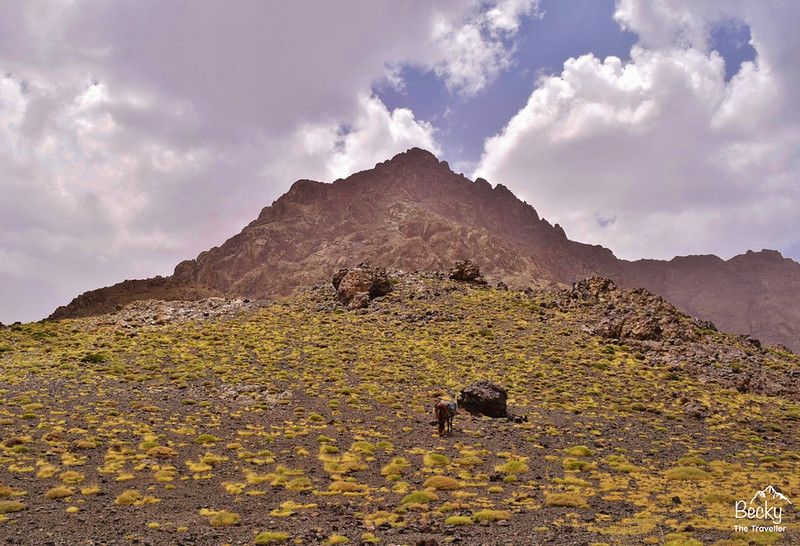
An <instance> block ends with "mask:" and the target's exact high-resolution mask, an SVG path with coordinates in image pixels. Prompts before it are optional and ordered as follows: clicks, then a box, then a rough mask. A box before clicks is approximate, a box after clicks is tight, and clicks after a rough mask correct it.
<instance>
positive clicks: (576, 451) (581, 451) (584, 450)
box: [564, 446, 593, 457]
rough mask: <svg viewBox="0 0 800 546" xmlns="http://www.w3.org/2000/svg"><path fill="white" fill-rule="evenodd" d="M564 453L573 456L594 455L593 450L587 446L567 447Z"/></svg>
mask: <svg viewBox="0 0 800 546" xmlns="http://www.w3.org/2000/svg"><path fill="white" fill-rule="evenodd" d="M564 453H566V454H567V455H572V456H573V457H591V456H592V455H593V453H592V450H591V449H589V448H588V447H586V446H573V447H570V448H567V449H565V450H564Z"/></svg>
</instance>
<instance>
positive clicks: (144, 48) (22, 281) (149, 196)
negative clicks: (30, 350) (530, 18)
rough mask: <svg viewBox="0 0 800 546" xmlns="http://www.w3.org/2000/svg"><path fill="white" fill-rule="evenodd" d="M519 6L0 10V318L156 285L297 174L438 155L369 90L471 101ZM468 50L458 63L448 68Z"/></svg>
mask: <svg viewBox="0 0 800 546" xmlns="http://www.w3.org/2000/svg"><path fill="white" fill-rule="evenodd" d="M535 5H536V2H534V1H533V0H497V1H492V2H484V1H480V0H446V1H443V2H436V3H431V2H425V1H422V0H416V1H412V2H407V3H404V4H403V5H398V4H395V3H386V2H372V1H366V0H344V1H342V2H336V3H331V2H322V3H320V2H311V1H309V0H298V1H296V2H288V3H279V4H278V3H274V2H262V1H260V0H243V1H241V2H237V3H236V6H235V8H232V6H231V5H230V4H229V3H227V2H215V1H211V2H202V3H195V2H169V3H164V2H161V1H159V0H141V1H138V2H135V3H126V2H105V1H103V0H81V1H79V2H78V1H66V0H35V1H33V2H29V3H27V4H20V3H13V2H12V3H4V4H2V5H0V33H2V35H3V38H4V40H3V44H2V45H1V46H0V180H1V182H0V256H2V257H3V258H6V259H7V260H8V261H7V263H6V264H4V266H3V267H0V277H1V278H0V281H2V282H0V301H2V302H3V303H2V306H0V320H3V321H5V322H10V321H12V320H33V319H38V318H41V317H43V316H45V315H47V314H49V313H50V312H51V311H52V310H53V309H54V308H55V307H56V306H57V305H60V304H64V303H67V302H68V301H69V300H70V299H71V298H72V297H74V296H75V295H77V294H78V293H80V292H83V291H85V290H89V289H93V288H97V287H100V286H104V285H108V284H112V283H114V282H118V281H120V280H122V279H124V278H135V277H146V276H152V275H155V274H169V273H170V272H171V270H172V267H173V266H174V265H175V264H176V263H177V262H178V261H180V260H182V259H185V258H190V257H193V256H195V255H196V254H197V253H198V252H200V251H202V250H205V249H207V248H209V247H210V246H212V245H217V244H220V243H221V242H222V241H223V240H224V239H225V238H226V237H229V236H231V235H232V234H234V233H236V232H237V231H238V230H240V229H241V228H242V227H243V226H244V225H246V224H247V223H248V222H250V221H251V220H252V219H253V218H254V217H255V216H256V215H257V214H258V211H259V209H260V208H261V207H262V206H264V205H266V204H268V203H269V202H270V201H271V200H273V199H275V198H277V197H278V196H279V195H280V194H281V193H283V192H284V191H285V190H286V189H288V187H289V185H290V184H291V183H292V182H293V181H294V180H296V179H297V178H301V177H303V178H305V177H309V178H318V179H321V180H332V179H334V178H337V177H341V176H346V175H348V174H350V172H351V171H354V170H358V169H363V168H368V167H371V166H373V165H374V164H375V163H377V162H379V161H383V160H385V159H386V158H387V157H390V156H391V155H393V154H394V153H397V152H399V151H402V150H404V149H406V148H408V147H411V146H423V147H426V148H428V149H431V150H433V151H438V150H439V146H438V143H437V140H436V129H435V127H433V126H432V125H430V124H429V123H426V122H424V121H422V120H419V119H416V117H415V116H414V113H413V112H412V111H410V110H408V109H403V108H398V109H394V110H392V111H390V110H388V109H387V108H386V106H385V105H384V104H382V103H381V101H380V100H379V99H377V98H376V97H374V96H372V93H371V88H372V85H373V83H374V82H376V81H379V80H380V79H382V78H384V77H385V76H388V77H390V78H392V77H394V83H395V85H397V86H399V87H402V85H403V83H402V81H400V80H399V78H400V75H401V74H402V70H400V69H398V67H402V66H407V65H413V66H418V67H424V68H425V69H427V70H432V71H438V72H437V73H439V74H440V75H441V77H442V78H445V79H446V80H447V82H448V83H449V84H450V85H451V86H452V89H453V91H454V92H463V91H464V90H469V92H477V91H479V90H480V89H482V88H483V86H485V85H487V83H489V82H491V81H492V79H493V78H494V77H496V76H497V74H498V71H499V70H502V69H505V68H507V67H508V66H510V57H509V51H510V49H511V48H512V47H513V37H514V35H515V33H516V32H517V30H518V26H519V22H520V20H521V17H523V16H525V15H526V14H529V13H531V12H532V10H533V9H534V7H535ZM441 29H446V32H445V33H444V34H442V32H441ZM474 31H477V33H475V32H474ZM447 33H451V34H452V35H454V36H456V35H457V36H462V37H463V38H464V39H463V40H462V42H461V46H460V47H457V48H454V49H452V48H449V47H448V42H447V41H446V40H444V37H445V35H446V34H447ZM480 51H484V52H485V58H483V59H482V60H481V62H480V63H476V68H475V69H470V68H469V67H468V66H467V64H465V55H471V54H473V53H475V52H480ZM446 67H450V68H446ZM31 271H35V273H31Z"/></svg>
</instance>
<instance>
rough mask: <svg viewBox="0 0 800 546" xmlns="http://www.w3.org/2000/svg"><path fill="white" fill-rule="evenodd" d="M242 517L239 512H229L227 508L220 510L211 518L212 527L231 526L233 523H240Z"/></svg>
mask: <svg viewBox="0 0 800 546" xmlns="http://www.w3.org/2000/svg"><path fill="white" fill-rule="evenodd" d="M240 522H241V518H240V517H239V514H234V513H233V512H228V511H227V510H220V511H219V512H217V513H216V514H214V515H213V516H211V519H210V520H209V523H211V526H212V527H229V526H231V525H239V523H240Z"/></svg>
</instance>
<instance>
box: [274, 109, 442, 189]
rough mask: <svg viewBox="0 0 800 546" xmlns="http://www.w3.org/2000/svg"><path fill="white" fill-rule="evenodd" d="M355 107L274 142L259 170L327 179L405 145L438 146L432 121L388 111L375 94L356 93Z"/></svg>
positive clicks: (403, 111) (361, 167)
mask: <svg viewBox="0 0 800 546" xmlns="http://www.w3.org/2000/svg"><path fill="white" fill-rule="evenodd" d="M358 102H359V110H358V112H357V113H356V115H355V116H354V118H353V119H352V120H351V121H350V123H348V124H345V123H344V122H343V121H342V120H331V121H329V122H325V123H315V124H306V125H303V126H301V127H298V129H297V130H296V131H295V132H294V134H293V135H292V136H291V137H290V138H287V139H286V141H285V142H284V143H283V144H280V145H278V146H277V147H278V148H279V149H280V152H279V153H276V154H275V155H274V157H273V158H272V159H271V160H270V161H268V162H267V163H266V165H265V167H264V169H263V170H262V176H263V177H265V179H267V178H268V179H280V180H284V181H289V180H291V181H294V180H296V179H298V178H311V179H315V180H320V181H325V182H331V181H333V180H335V179H337V178H345V177H347V176H349V175H350V174H352V173H354V172H358V171H361V170H364V169H370V168H372V167H374V166H375V164H376V163H379V162H381V161H384V160H386V159H388V158H390V157H392V156H394V155H395V154H397V153H399V152H403V151H405V150H407V149H408V148H412V147H415V146H416V147H420V148H425V149H427V150H429V151H432V152H433V153H438V152H439V145H438V143H437V142H436V138H435V129H434V127H433V126H432V125H431V124H429V123H427V122H424V121H420V120H416V119H415V118H414V114H413V112H411V111H410V110H408V109H406V108H396V109H395V110H393V111H391V112H390V111H389V110H388V109H387V108H386V106H385V105H384V104H383V103H382V102H381V101H380V99H379V98H377V97H375V96H368V95H361V96H360V97H359V101H358Z"/></svg>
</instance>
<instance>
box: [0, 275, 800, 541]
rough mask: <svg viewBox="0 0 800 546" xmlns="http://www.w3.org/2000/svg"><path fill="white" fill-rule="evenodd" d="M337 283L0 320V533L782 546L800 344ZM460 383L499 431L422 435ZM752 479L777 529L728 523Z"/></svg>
mask: <svg viewBox="0 0 800 546" xmlns="http://www.w3.org/2000/svg"><path fill="white" fill-rule="evenodd" d="M467 270H468V268H464V269H463V272H466V271H467ZM348 274H351V275H352V277H353V278H354V279H353V280H354V281H355V280H358V279H360V278H362V275H364V274H370V275H373V278H374V279H375V280H378V281H380V280H381V279H382V278H383V277H384V275H385V277H386V278H387V279H388V281H389V284H390V285H391V286H392V289H391V290H390V291H388V292H387V293H385V294H383V295H377V294H376V295H375V296H374V297H371V298H370V299H369V301H368V302H366V305H365V306H363V307H358V308H356V309H352V310H348V309H347V306H348V305H349V303H348V304H345V302H344V301H342V291H343V286H346V285H350V286H353V285H354V284H358V283H355V282H353V283H348V282H345V277H347V275H348ZM456 276H458V275H456ZM337 277H338V278H339V290H338V291H337V290H334V287H333V285H332V283H331V282H330V280H331V278H330V277H329V278H328V279H327V282H325V283H324V284H321V285H319V286H317V287H314V288H312V289H308V290H303V291H298V292H297V293H295V294H294V295H292V296H291V297H287V298H279V299H276V300H274V301H271V302H261V303H259V302H254V301H250V302H245V301H244V300H243V299H240V300H229V299H219V298H211V299H206V300H203V301H197V302H154V301H150V302H136V303H133V304H130V305H127V306H125V307H124V308H122V309H120V310H118V311H115V312H113V313H110V314H106V315H101V316H95V317H90V318H83V319H76V320H68V321H49V322H37V323H29V324H20V325H13V326H9V327H0V384H2V385H3V389H2V392H0V537H2V538H3V542H4V543H7V544H26V545H27V544H53V545H72V544H101V543H102V544H150V545H154V546H155V545H162V544H163V545H176V544H186V545H199V546H205V545H209V546H210V545H219V544H238V545H244V544H274V543H279V544H339V543H347V544H409V545H419V544H426V545H428V546H430V545H445V544H450V543H452V544H469V545H473V544H475V545H479V544H491V545H523V546H528V545H534V544H536V545H539V544H570V545H578V544H620V545H628V544H686V545H688V544H707V545H714V546H730V545H737V546H745V545H747V544H751V543H755V544H772V543H773V542H775V541H780V542H779V543H781V544H800V519H799V518H798V512H797V510H796V509H795V506H797V499H798V498H800V382H798V381H797V380H796V378H797V376H798V373H800V356H798V355H791V354H786V353H784V352H782V351H777V350H775V349H773V348H766V347H758V346H757V345H755V344H754V343H753V342H752V340H749V339H745V338H742V337H740V336H733V335H729V334H724V333H720V332H717V331H715V330H714V329H713V328H712V326H711V325H709V324H707V323H703V322H700V321H697V320H696V319H693V318H691V317H689V316H687V315H685V314H683V313H681V312H680V311H679V310H678V309H676V308H675V307H674V306H672V305H670V304H669V303H668V302H666V301H665V300H664V299H663V298H661V297H659V296H656V295H654V294H652V293H649V292H647V291H644V290H641V289H636V290H624V289H620V288H617V287H615V286H614V283H613V282H611V281H610V280H609V279H603V278H592V279H589V280H585V281H581V282H578V283H576V284H575V285H574V286H572V287H571V288H564V289H561V290H526V291H515V290H502V289H496V288H491V287H489V286H487V285H485V284H481V283H480V282H476V281H477V279H478V276H474V277H473V276H472V275H469V277H472V281H473V282H465V281H458V282H457V281H454V280H451V279H449V278H447V277H449V275H446V274H443V273H430V272H428V273H425V272H404V271H398V270H393V269H391V268H387V269H386V270H383V269H381V268H377V269H372V270H367V268H364V267H361V268H358V269H355V270H348V271H346V272H345V273H344V274H342V275H341V276H339V275H338V274H337ZM462 277H463V275H462ZM379 284H380V283H379ZM360 286H361V288H363V290H362V292H365V291H367V283H366V282H364V283H363V284H360ZM481 379H487V380H489V381H492V382H493V383H495V384H498V385H501V386H502V388H503V389H504V391H503V392H505V393H506V394H507V400H506V402H507V407H506V409H507V412H508V413H509V418H498V419H489V418H485V417H480V416H477V415H471V414H469V413H467V411H464V410H466V409H468V407H465V408H463V409H462V411H460V413H459V414H458V415H456V417H455V422H454V427H453V431H452V433H450V434H445V435H443V436H439V435H438V434H437V432H436V426H435V424H436V423H435V421H433V422H432V417H433V415H432V409H433V405H434V403H435V401H437V400H439V399H442V398H450V399H453V398H456V393H459V392H461V393H464V392H465V390H466V389H468V388H469V386H470V385H475V384H476V383H477V382H478V381H479V380H481ZM484 385H485V383H484ZM463 399H464V398H463V397H462V400H463ZM770 485H771V486H773V489H774V490H775V491H776V492H780V494H781V495H784V496H785V498H786V499H789V500H788V501H783V502H779V499H773V500H770V503H769V505H770V507H773V506H779V507H781V508H782V509H783V512H782V522H781V528H782V530H781V531H777V532H762V531H755V530H750V529H748V532H741V531H737V529H736V528H735V527H734V525H739V526H741V525H742V524H743V523H744V525H745V526H748V525H750V524H752V525H761V526H767V525H771V524H770V519H769V518H768V517H764V518H761V517H754V518H752V519H748V520H747V521H746V522H742V520H741V519H736V518H735V515H736V512H735V503H736V502H737V501H739V500H744V501H747V500H748V499H752V498H753V497H754V493H757V492H758V491H763V490H764V489H765V488H766V487H767V486H770ZM788 502H792V503H793V504H791V505H790V504H788ZM756 504H757V505H760V501H759V502H757V503H756ZM761 506H765V505H761ZM745 528H747V527H745Z"/></svg>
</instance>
